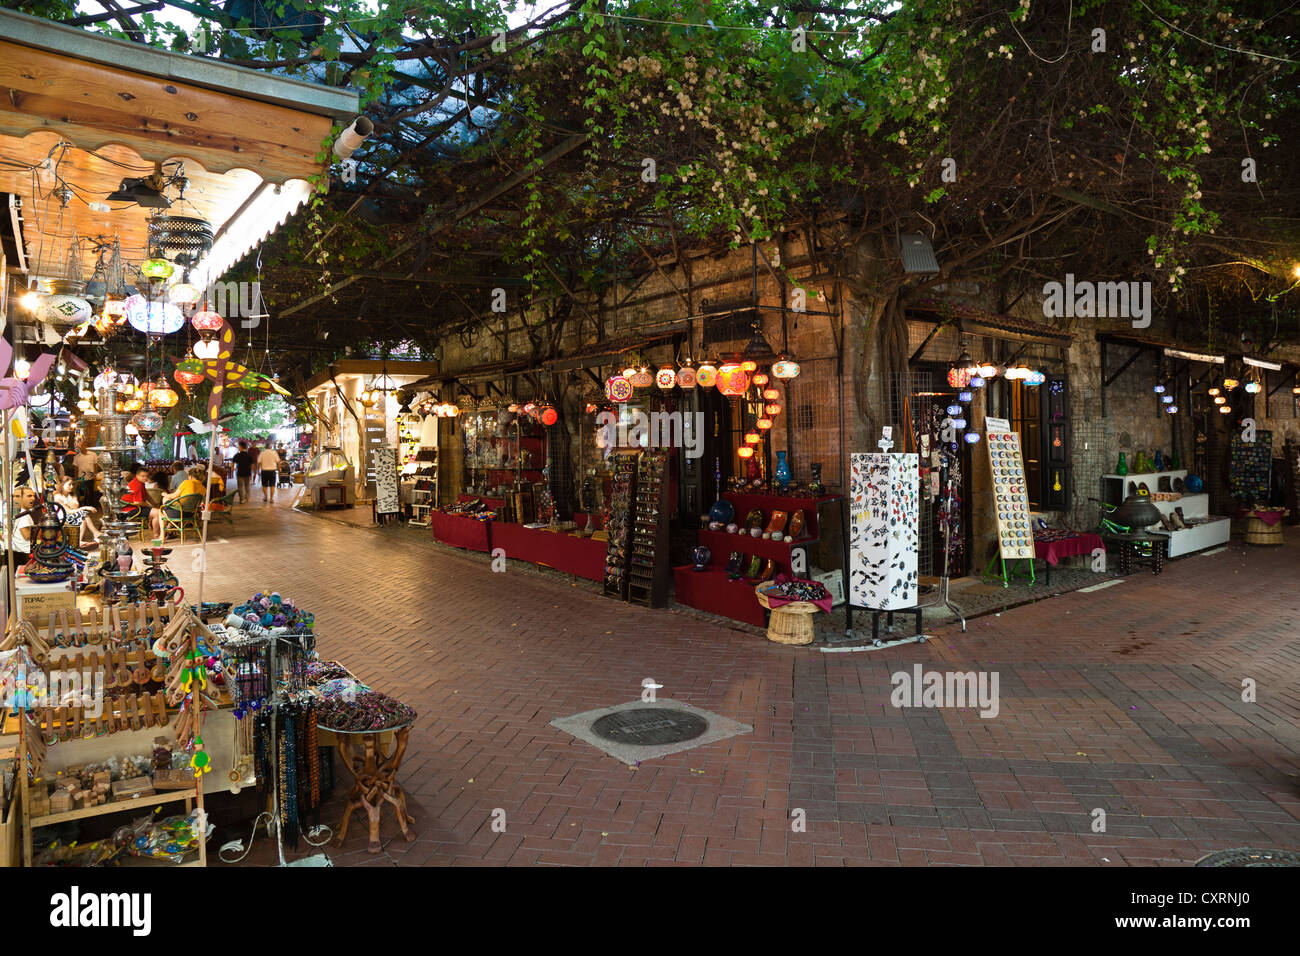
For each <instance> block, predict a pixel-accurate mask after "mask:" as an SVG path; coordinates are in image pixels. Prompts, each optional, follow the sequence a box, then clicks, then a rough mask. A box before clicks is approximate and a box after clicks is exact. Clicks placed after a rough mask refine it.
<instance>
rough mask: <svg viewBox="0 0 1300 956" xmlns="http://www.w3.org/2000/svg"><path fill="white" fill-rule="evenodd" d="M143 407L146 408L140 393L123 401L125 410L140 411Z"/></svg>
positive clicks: (123, 409)
mask: <svg viewBox="0 0 1300 956" xmlns="http://www.w3.org/2000/svg"><path fill="white" fill-rule="evenodd" d="M142 408H144V401H143V400H142V399H141V398H140V396H139V395H132V396H131V397H130V398H128V399H124V400H123V402H122V411H124V412H138V411H139V410H140V409H142Z"/></svg>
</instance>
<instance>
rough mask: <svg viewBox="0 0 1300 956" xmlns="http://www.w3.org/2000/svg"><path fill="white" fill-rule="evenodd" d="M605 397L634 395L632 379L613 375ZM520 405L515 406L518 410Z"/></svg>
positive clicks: (624, 398)
mask: <svg viewBox="0 0 1300 956" xmlns="http://www.w3.org/2000/svg"><path fill="white" fill-rule="evenodd" d="M605 397H606V398H608V399H609V400H610V401H611V402H619V403H622V402H626V401H627V400H628V399H629V398H631V397H632V381H631V379H629V378H628V377H627V376H626V375H611V376H610V377H609V379H608V380H607V381H606V382H605ZM518 409H519V406H517V405H516V406H514V409H513V410H515V411H518Z"/></svg>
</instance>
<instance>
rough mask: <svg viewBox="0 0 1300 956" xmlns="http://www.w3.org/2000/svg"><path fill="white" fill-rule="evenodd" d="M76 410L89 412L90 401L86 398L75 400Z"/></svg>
mask: <svg viewBox="0 0 1300 956" xmlns="http://www.w3.org/2000/svg"><path fill="white" fill-rule="evenodd" d="M77 408H79V409H81V410H82V411H83V412H88V411H90V399H88V398H79V399H77Z"/></svg>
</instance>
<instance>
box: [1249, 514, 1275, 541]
mask: <svg viewBox="0 0 1300 956" xmlns="http://www.w3.org/2000/svg"><path fill="white" fill-rule="evenodd" d="M1246 543H1247V544H1264V545H1269V544H1272V545H1276V544H1281V543H1282V522H1280V521H1279V522H1278V523H1277V524H1275V525H1269V524H1265V523H1264V522H1263V521H1261V520H1260V519H1259V518H1256V517H1255V516H1254V515H1251V516H1250V517H1249V518H1247V519H1246Z"/></svg>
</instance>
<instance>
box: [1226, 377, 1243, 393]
mask: <svg viewBox="0 0 1300 956" xmlns="http://www.w3.org/2000/svg"><path fill="white" fill-rule="evenodd" d="M1240 384H1241V382H1239V381H1238V380H1237V379H1235V378H1225V379H1224V380H1223V387H1224V388H1226V389H1227V390H1228V391H1230V392H1231V391H1232V390H1233V389H1234V388H1236V387H1237V386H1238V385H1240Z"/></svg>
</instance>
